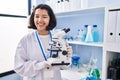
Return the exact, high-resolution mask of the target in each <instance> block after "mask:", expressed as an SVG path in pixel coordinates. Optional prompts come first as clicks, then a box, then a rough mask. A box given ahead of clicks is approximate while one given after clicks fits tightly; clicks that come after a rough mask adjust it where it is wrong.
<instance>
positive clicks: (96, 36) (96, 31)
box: [92, 25, 99, 42]
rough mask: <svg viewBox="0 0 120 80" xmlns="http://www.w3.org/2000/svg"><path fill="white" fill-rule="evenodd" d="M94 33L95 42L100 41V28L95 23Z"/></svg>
mask: <svg viewBox="0 0 120 80" xmlns="http://www.w3.org/2000/svg"><path fill="white" fill-rule="evenodd" d="M92 35H93V41H94V42H99V32H98V29H97V25H93V29H92Z"/></svg>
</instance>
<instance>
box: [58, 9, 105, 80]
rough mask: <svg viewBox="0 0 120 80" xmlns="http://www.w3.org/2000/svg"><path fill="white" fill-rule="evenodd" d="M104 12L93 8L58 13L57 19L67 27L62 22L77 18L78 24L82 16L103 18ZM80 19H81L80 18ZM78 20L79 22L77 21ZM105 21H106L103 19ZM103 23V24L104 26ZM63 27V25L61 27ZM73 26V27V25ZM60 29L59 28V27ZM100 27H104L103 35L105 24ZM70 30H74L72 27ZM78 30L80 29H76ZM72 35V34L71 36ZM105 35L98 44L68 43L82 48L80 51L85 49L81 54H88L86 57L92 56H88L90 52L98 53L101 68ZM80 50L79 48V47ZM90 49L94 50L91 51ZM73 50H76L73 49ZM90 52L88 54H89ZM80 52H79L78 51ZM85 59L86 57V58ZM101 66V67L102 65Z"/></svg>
mask: <svg viewBox="0 0 120 80" xmlns="http://www.w3.org/2000/svg"><path fill="white" fill-rule="evenodd" d="M104 12H105V7H93V8H87V9H80V10H77V11H69V12H61V13H56V17H57V19H58V21H59V22H61V23H60V25H61V24H63V25H66V24H67V22H65V23H64V22H62V20H65V21H66V20H67V19H72V18H74V17H75V20H76V22H77V21H79V20H80V18H81V16H82V17H83V16H87V15H89V16H91V15H92V16H94V15H96V14H102V15H103V16H104ZM79 17H80V18H79ZM77 19H78V20H77ZM75 20H74V21H73V22H72V21H71V22H70V23H69V24H70V25H72V24H74V22H75ZM103 20H104V19H103ZM99 21H100V23H102V22H101V21H102V19H100V20H98V22H99ZM59 22H58V25H59ZM103 23H104V21H103ZM103 23H102V24H103ZM91 24H93V22H91ZM61 26H62V25H61ZM72 26H73V25H72ZM58 27H59V26H58ZM100 27H102V28H100V29H102V30H101V33H103V31H104V24H103V26H100ZM70 28H72V27H71V26H70ZM76 28H78V27H76ZM73 30H74V28H72V29H71V31H73ZM73 34H75V33H74V32H73V33H72V35H73ZM70 35H71V34H70ZM73 36H75V35H73ZM103 37H104V36H103V35H102V37H101V41H100V42H97V43H94V42H93V43H86V42H82V41H68V43H69V44H70V45H72V46H73V47H75V46H74V45H78V46H80V49H81V48H85V49H84V50H83V51H82V50H81V51H82V52H81V51H80V52H81V53H84V52H86V53H85V54H86V55H89V56H90V55H91V54H88V53H89V52H90V53H91V52H93V53H94V52H95V53H97V54H98V56H97V58H99V59H98V61H100V63H99V66H101V67H102V65H103V63H102V62H103V61H102V60H103V47H104V42H103V41H104V40H103ZM77 48H78V47H77ZM86 49H88V50H86ZM89 49H92V50H89ZM73 50H75V49H73ZM94 50H98V51H94ZM87 51H88V52H87ZM78 52H79V51H78ZM95 55H96V54H95ZM82 57H83V55H82ZM84 57H85V56H84ZM87 58H89V57H88V56H87ZM100 64H101V65H100ZM100 71H101V75H102V73H103V70H100ZM102 78H103V77H102Z"/></svg>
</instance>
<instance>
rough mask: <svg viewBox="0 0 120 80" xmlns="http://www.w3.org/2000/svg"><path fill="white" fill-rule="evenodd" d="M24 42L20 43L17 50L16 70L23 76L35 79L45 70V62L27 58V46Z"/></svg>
mask: <svg viewBox="0 0 120 80" xmlns="http://www.w3.org/2000/svg"><path fill="white" fill-rule="evenodd" d="M23 41H24V40H21V41H20V43H19V44H18V46H17V49H16V54H15V60H14V70H15V72H17V73H18V74H19V75H21V76H27V77H34V76H35V75H37V74H38V72H39V71H40V70H41V69H43V68H44V62H39V61H37V60H30V59H29V58H28V56H27V51H26V47H27V45H26V43H25V42H23ZM23 43H24V44H23Z"/></svg>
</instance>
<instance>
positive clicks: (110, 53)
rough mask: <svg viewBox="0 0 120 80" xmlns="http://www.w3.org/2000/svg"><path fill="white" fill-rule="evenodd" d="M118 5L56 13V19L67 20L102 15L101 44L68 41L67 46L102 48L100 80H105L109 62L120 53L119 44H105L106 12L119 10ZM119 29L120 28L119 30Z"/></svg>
mask: <svg viewBox="0 0 120 80" xmlns="http://www.w3.org/2000/svg"><path fill="white" fill-rule="evenodd" d="M119 5H120V4H118V5H117V4H114V5H108V6H105V7H96V8H89V9H82V10H77V11H71V12H62V13H56V16H57V18H58V19H62V18H64V19H65V18H69V17H76V16H81V15H82V16H85V15H84V14H86V13H87V14H88V13H89V14H99V13H103V14H104V26H103V29H104V30H103V33H104V35H103V36H102V37H103V42H99V43H86V42H80V41H68V43H69V44H73V45H80V46H88V47H99V48H102V53H101V54H102V60H101V61H102V73H101V79H102V80H106V79H107V67H108V63H109V61H111V60H112V59H113V58H115V57H116V56H117V55H118V53H120V43H116V42H112V43H111V42H107V29H108V27H107V26H108V12H109V10H113V9H117V10H120V6H119ZM119 29H120V28H119Z"/></svg>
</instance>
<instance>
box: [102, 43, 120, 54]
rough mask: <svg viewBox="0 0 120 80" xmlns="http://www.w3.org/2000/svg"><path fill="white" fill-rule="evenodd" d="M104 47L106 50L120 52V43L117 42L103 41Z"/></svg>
mask: <svg viewBox="0 0 120 80" xmlns="http://www.w3.org/2000/svg"><path fill="white" fill-rule="evenodd" d="M104 48H105V49H106V51H112V52H120V44H118V43H114V44H113V43H105V46H104Z"/></svg>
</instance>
